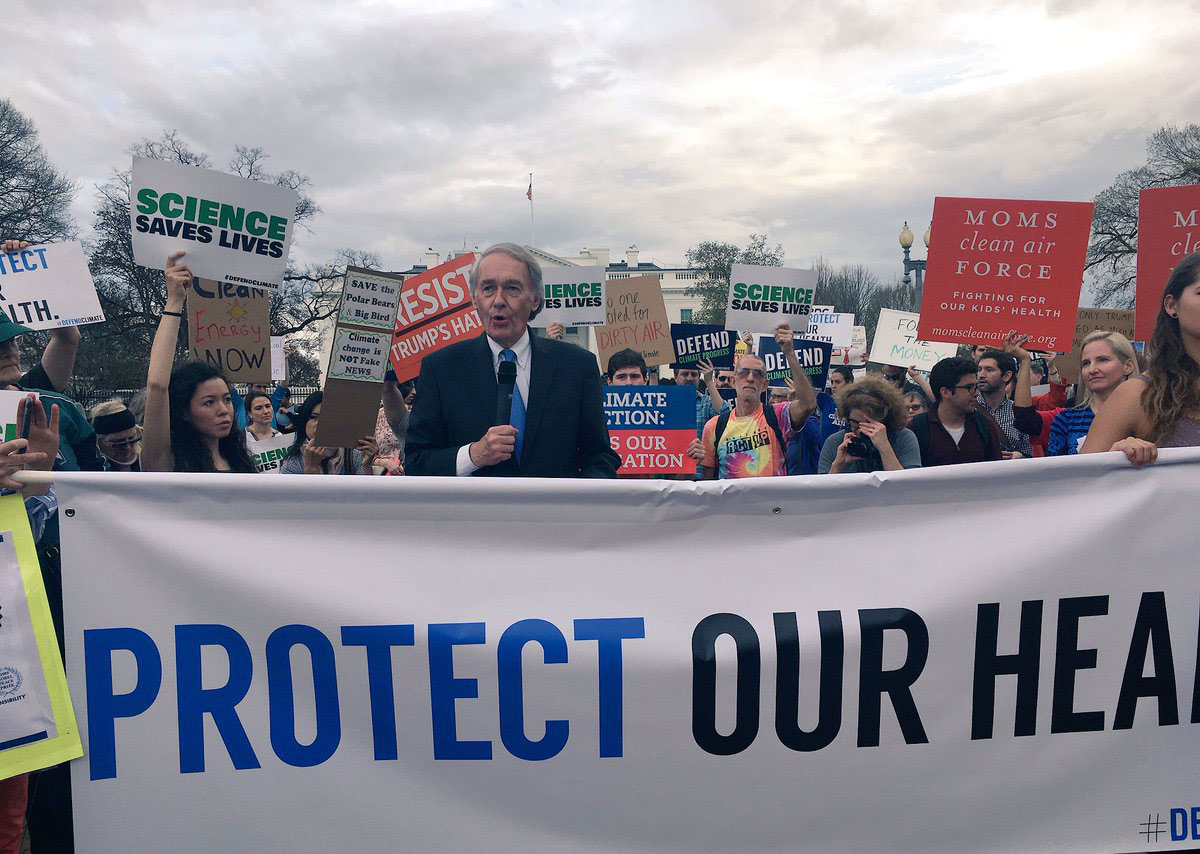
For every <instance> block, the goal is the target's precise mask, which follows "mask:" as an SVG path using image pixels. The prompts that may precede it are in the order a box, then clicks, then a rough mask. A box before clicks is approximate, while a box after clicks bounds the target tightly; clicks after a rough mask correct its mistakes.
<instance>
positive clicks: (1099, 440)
mask: <svg viewBox="0 0 1200 854" xmlns="http://www.w3.org/2000/svg"><path fill="white" fill-rule="evenodd" d="M1147 349H1148V350H1149V351H1150V368H1149V370H1148V371H1147V372H1146V373H1145V374H1142V375H1141V376H1139V377H1137V379H1138V380H1140V382H1128V383H1122V384H1121V385H1120V386H1118V387H1117V388H1116V390H1115V391H1113V393H1112V395H1111V396H1110V397H1109V399H1108V401H1107V402H1106V403H1105V404H1104V408H1103V409H1101V410H1100V412H1099V413H1097V415H1096V420H1095V421H1093V422H1092V429H1091V430H1090V431H1089V432H1088V435H1087V439H1086V440H1085V442H1084V447H1083V453H1085V454H1098V453H1102V452H1104V451H1121V452H1122V453H1124V454H1125V456H1126V457H1128V458H1129V461H1130V462H1131V463H1133V464H1134V465H1135V466H1143V465H1146V464H1147V463H1152V462H1154V460H1155V459H1157V458H1158V449H1159V448H1183V447H1195V446H1200V253H1196V254H1194V255H1189V256H1188V257H1187V258H1185V259H1184V260H1183V261H1181V262H1180V263H1179V265H1178V266H1177V267H1176V268H1175V269H1174V270H1173V271H1172V273H1171V277H1170V278H1169V279H1167V285H1166V288H1164V290H1163V296H1162V302H1161V303H1160V304H1159V309H1158V319H1157V320H1156V321H1155V324H1154V333H1153V335H1151V337H1150V341H1149V342H1148V343H1147Z"/></svg>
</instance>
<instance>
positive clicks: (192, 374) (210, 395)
mask: <svg viewBox="0 0 1200 854" xmlns="http://www.w3.org/2000/svg"><path fill="white" fill-rule="evenodd" d="M183 255H184V253H183V252H172V253H171V254H170V255H169V256H168V257H167V266H166V269H165V273H166V277H167V301H166V305H164V306H163V312H162V319H161V320H160V321H159V323H158V331H157V332H155V333H154V345H153V346H152V347H151V348H150V370H149V372H148V373H147V375H146V414H145V421H144V422H143V425H142V470H143V471H188V472H198V471H199V472H215V471H236V472H253V471H254V470H255V469H254V462H253V460H251V459H250V453H249V452H248V451H247V450H246V437H245V435H244V434H243V433H242V431H241V430H239V429H237V421H236V420H235V415H234V411H233V402H232V399H231V397H230V394H229V383H228V382H227V381H226V380H225V377H223V376H222V375H221V372H220V371H218V370H217V369H216V368H214V367H212V366H211V365H209V364H207V363H205V362H184V363H183V364H182V365H180V366H179V367H178V368H176V369H175V370H173V371H172V370H171V363H172V362H173V361H174V358H175V344H176V341H177V340H178V338H179V324H180V322H181V321H182V320H183V306H184V294H185V293H186V292H187V289H188V288H189V287H190V286H191V284H192V271H191V270H189V269H188V268H187V267H186V266H185V265H183V264H180V263H179V259H180V258H182V257H183Z"/></svg>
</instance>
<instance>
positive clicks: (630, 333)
mask: <svg viewBox="0 0 1200 854" xmlns="http://www.w3.org/2000/svg"><path fill="white" fill-rule="evenodd" d="M604 303H605V324H604V326H600V327H598V328H597V329H596V344H597V346H598V347H599V349H600V369H601V370H605V369H607V367H608V360H609V357H611V356H612V354H613V353H616V352H617V351H619V350H624V349H625V348H627V347H628V348H630V349H632V350H636V351H637V352H639V353H641V354H642V358H643V359H645V360H646V365H647V366H648V367H651V368H653V367H654V366H656V365H669V364H670V363H671V362H672V361H674V359H675V348H674V346H673V345H672V343H671V323H670V321H669V320H667V307H666V305H665V304H664V303H663V296H662V285H661V284H660V283H659V281H658V279H657V278H656V277H654V276H632V277H630V278H628V279H614V280H613V281H611V282H607V283H605V286H604Z"/></svg>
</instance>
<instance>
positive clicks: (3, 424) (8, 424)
mask: <svg viewBox="0 0 1200 854" xmlns="http://www.w3.org/2000/svg"><path fill="white" fill-rule="evenodd" d="M31 394H32V395H33V396H34V397H35V398H37V396H38V395H37V392H33V391H9V390H8V389H0V431H2V432H3V436H4V439H3V441H5V442H11V441H12V440H13V439H16V438H19V437H20V435H21V425H20V424H18V423H17V404H18V403H20V402H21V399H22V398H25V397H28V396H29V395H31Z"/></svg>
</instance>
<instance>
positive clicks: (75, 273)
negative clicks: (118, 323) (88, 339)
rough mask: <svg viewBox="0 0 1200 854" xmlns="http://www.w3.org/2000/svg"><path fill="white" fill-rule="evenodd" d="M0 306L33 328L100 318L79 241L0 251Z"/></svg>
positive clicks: (86, 321)
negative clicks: (2, 252) (17, 250)
mask: <svg viewBox="0 0 1200 854" xmlns="http://www.w3.org/2000/svg"><path fill="white" fill-rule="evenodd" d="M0 309H3V310H4V311H5V312H7V313H8V316H9V317H10V318H12V321H13V323H19V324H21V325H22V326H28V327H29V328H30V329H37V330H43V329H58V328H59V327H61V326H81V325H83V324H85V323H99V322H100V321H102V320H104V312H103V311H102V310H101V309H100V299H99V297H97V296H96V286H95V285H94V284H93V283H92V274H91V273H89V272H88V265H87V259H86V258H84V257H83V245H82V244H81V243H78V242H76V241H71V242H68V243H47V244H45V245H43V246H31V247H29V248H28V249H22V250H20V251H19V252H11V253H6V254H0Z"/></svg>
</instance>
